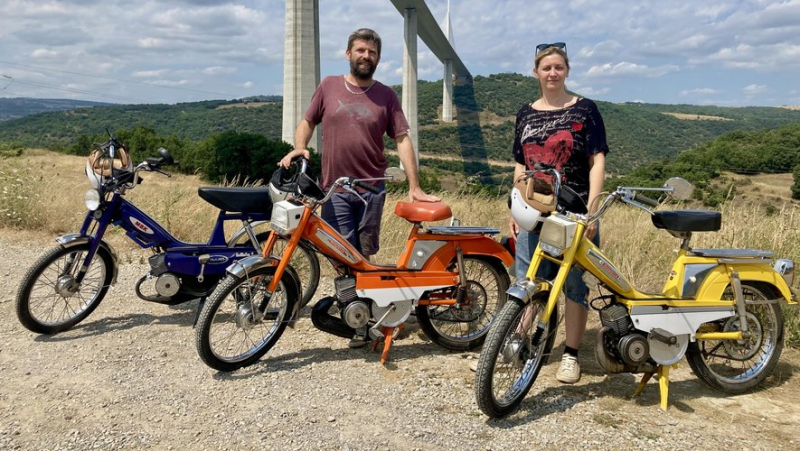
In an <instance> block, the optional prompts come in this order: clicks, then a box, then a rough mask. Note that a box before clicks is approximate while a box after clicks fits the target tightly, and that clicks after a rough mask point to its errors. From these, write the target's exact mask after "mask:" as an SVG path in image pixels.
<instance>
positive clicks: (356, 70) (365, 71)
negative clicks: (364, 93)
mask: <svg viewBox="0 0 800 451" xmlns="http://www.w3.org/2000/svg"><path fill="white" fill-rule="evenodd" d="M359 63H366V66H365V67H362V66H361V65H359ZM377 66H378V65H377V64H374V63H373V62H372V61H370V60H365V59H357V60H355V61H353V60H350V73H351V74H353V76H354V77H356V78H358V79H359V80H372V74H374V73H375V69H376V68H377Z"/></svg>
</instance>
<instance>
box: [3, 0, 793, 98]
mask: <svg viewBox="0 0 800 451" xmlns="http://www.w3.org/2000/svg"><path fill="white" fill-rule="evenodd" d="M427 4H428V8H429V9H430V10H431V12H432V13H433V15H434V17H436V18H437V20H439V22H440V23H442V24H443V23H444V19H445V14H446V11H447V0H428V1H427ZM319 9H320V11H319V12H320V21H319V22H320V24H319V25H320V35H321V37H320V41H321V42H320V54H321V73H322V75H323V76H325V75H334V74H343V73H346V72H347V71H348V66H347V61H346V59H345V57H344V50H345V47H346V44H347V37H348V35H349V34H350V32H352V31H353V30H355V29H357V28H361V27H368V28H372V29H374V30H376V31H377V32H378V33H379V34H380V35H381V37H382V39H383V51H382V58H381V62H380V64H379V66H378V70H377V72H376V75H375V78H376V79H378V80H380V81H381V82H383V83H385V84H389V85H393V84H401V83H402V74H401V72H402V54H403V18H402V16H401V15H400V13H399V12H398V11H397V9H395V7H394V6H393V5H392V4H391V2H390V1H388V0H361V1H344V0H319ZM450 10H451V23H452V27H453V36H454V41H455V48H456V51H457V52H458V53H459V55H460V57H461V60H462V61H463V62H464V64H465V65H466V67H467V68H468V69H469V70H470V72H471V73H472V74H473V75H491V74H497V73H506V72H513V73H519V74H523V75H526V76H531V69H532V66H533V59H534V48H535V47H536V45H537V44H541V43H549V42H559V41H562V42H566V43H567V52H568V54H569V58H570V66H571V71H570V74H569V78H568V80H567V87H568V88H569V89H570V90H572V91H574V92H577V93H579V94H581V95H584V96H586V97H590V98H592V99H596V100H604V101H610V102H647V103H670V104H675V103H688V104H698V105H720V106H751V105H755V106H782V105H793V106H798V105H800V0H788V1H764V0H706V1H696V0H671V1H666V2H665V1H650V0H641V1H629V0H617V1H609V0H575V1H557V0H552V1H551V0H547V1H543V0H507V1H503V0H451V2H450ZM0 11H2V12H1V13H0V97H37V98H70V99H80V100H91V101H98V102H111V103H169V104H174V103H180V102H195V101H200V100H210V99H227V100H230V99H237V98H243V97H249V96H254V95H280V94H282V84H283V40H284V33H285V31H284V17H285V2H284V1H283V0H248V1H234V2H224V1H215V0H157V1H156V0H137V1H131V0H125V1H119V0H0ZM418 50H419V55H418V76H419V78H420V79H423V80H429V81H436V80H441V79H442V76H443V67H442V64H441V63H440V62H439V61H438V60H437V58H436V57H435V56H434V55H433V54H432V53H431V52H430V51H429V50H428V48H427V47H426V46H425V45H424V43H422V41H421V40H419V42H418ZM531 100H533V99H531Z"/></svg>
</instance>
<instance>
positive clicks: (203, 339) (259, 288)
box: [195, 267, 299, 371]
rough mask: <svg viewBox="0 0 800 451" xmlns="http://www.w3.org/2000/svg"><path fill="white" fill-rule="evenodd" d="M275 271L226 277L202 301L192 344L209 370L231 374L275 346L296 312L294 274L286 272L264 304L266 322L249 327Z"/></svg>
mask: <svg viewBox="0 0 800 451" xmlns="http://www.w3.org/2000/svg"><path fill="white" fill-rule="evenodd" d="M274 272H275V268H274V267H264V268H259V269H257V270H255V271H252V272H250V273H249V275H248V276H249V277H248V278H245V277H241V278H240V277H234V276H232V275H230V274H229V275H227V276H225V278H224V279H222V281H221V282H220V284H219V285H218V286H217V288H216V289H215V290H214V292H213V293H211V296H209V298H208V299H207V300H206V303H205V305H204V306H203V310H202V311H201V312H200V317H199V319H198V321H197V327H196V332H195V344H196V347H197V353H198V354H200V358H201V359H202V360H203V362H205V363H206V364H207V365H208V366H210V367H211V368H214V369H216V370H219V371H233V370H236V369H239V368H242V367H245V366H248V365H252V364H253V363H255V362H256V361H258V359H260V358H261V357H262V356H263V355H264V354H266V353H267V351H269V350H270V349H271V348H272V347H273V346H274V345H275V343H277V341H278V339H279V338H280V337H281V335H282V334H283V331H284V330H285V329H286V324H287V322H288V321H289V319H290V317H291V315H292V313H293V312H294V310H295V304H296V303H297V301H298V298H299V291H298V282H297V280H296V277H295V276H294V275H293V271H291V270H287V271H286V272H284V275H283V277H282V278H281V282H280V284H279V285H278V289H277V290H276V291H275V293H273V295H272V298H271V299H270V301H269V304H268V305H267V311H266V314H265V318H262V320H260V321H257V322H253V320H252V318H253V315H252V312H253V310H254V307H255V306H257V305H258V303H259V302H260V301H261V299H262V296H263V291H264V290H265V289H266V288H267V286H268V285H269V283H270V281H271V280H272V274H274Z"/></svg>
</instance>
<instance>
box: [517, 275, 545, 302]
mask: <svg viewBox="0 0 800 451" xmlns="http://www.w3.org/2000/svg"><path fill="white" fill-rule="evenodd" d="M551 289H552V286H551V285H550V282H548V281H546V280H542V279H535V280H530V279H528V278H527V277H526V278H524V279H522V280H518V281H516V282H514V285H511V286H510V287H509V288H508V290H507V291H506V294H507V295H509V296H512V297H515V298H517V299H519V300H521V301H522V302H524V303H526V304H527V303H528V302H529V301H530V300H531V298H532V297H533V296H534V295H536V294H539V293H543V292H547V291H550V290H551Z"/></svg>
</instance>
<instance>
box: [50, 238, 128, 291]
mask: <svg viewBox="0 0 800 451" xmlns="http://www.w3.org/2000/svg"><path fill="white" fill-rule="evenodd" d="M92 239H94V237H93V236H90V235H81V234H80V233H68V234H66V235H61V236H60V237H58V238H56V242H58V244H59V245H60V246H61V247H63V248H64V249H69V248H71V247H75V246H78V245H81V244H84V243H88V242H89V241H90V240H92ZM100 247H102V248H103V249H104V250H105V251H106V252H108V254H109V255H111V261H112V262H114V265H113V266H114V267H113V268H112V274H111V285H116V284H117V274H118V273H119V257H118V256H117V251H115V250H114V248H113V247H111V245H110V244H108V243H106V242H105V241H103V240H100Z"/></svg>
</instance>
